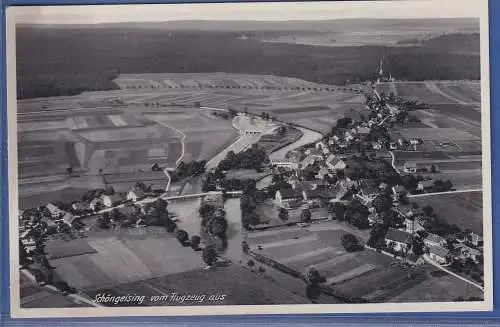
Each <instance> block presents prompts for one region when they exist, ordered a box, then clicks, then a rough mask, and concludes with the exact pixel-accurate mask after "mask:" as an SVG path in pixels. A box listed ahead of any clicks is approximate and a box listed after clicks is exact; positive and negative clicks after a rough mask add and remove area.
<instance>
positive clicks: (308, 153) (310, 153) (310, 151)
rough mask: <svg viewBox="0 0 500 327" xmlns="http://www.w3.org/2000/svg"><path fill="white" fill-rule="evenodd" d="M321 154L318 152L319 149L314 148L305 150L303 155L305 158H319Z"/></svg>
mask: <svg viewBox="0 0 500 327" xmlns="http://www.w3.org/2000/svg"><path fill="white" fill-rule="evenodd" d="M322 153H323V152H322V151H321V150H320V149H316V148H311V149H307V150H306V151H305V152H304V154H305V155H306V156H314V155H316V156H321V154H322Z"/></svg>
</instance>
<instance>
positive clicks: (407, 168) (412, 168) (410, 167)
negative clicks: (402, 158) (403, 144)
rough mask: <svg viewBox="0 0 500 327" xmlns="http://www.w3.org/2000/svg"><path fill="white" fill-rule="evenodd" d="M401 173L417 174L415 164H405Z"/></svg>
mask: <svg viewBox="0 0 500 327" xmlns="http://www.w3.org/2000/svg"><path fill="white" fill-rule="evenodd" d="M403 171H404V172H405V173H410V174H411V173H416V172H417V164H416V163H414V162H406V163H405V164H404V166H403Z"/></svg>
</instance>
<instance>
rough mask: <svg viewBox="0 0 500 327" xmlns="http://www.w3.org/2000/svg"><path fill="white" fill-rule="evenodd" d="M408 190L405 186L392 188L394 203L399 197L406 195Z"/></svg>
mask: <svg viewBox="0 0 500 327" xmlns="http://www.w3.org/2000/svg"><path fill="white" fill-rule="evenodd" d="M405 192H406V189H405V187H404V186H403V185H395V186H393V187H392V198H393V199H394V201H397V200H399V197H400V196H401V195H403V194H405Z"/></svg>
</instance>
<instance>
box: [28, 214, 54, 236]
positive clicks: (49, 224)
mask: <svg viewBox="0 0 500 327" xmlns="http://www.w3.org/2000/svg"><path fill="white" fill-rule="evenodd" d="M42 222H43V223H45V224H46V226H47V232H48V233H50V232H56V231H57V224H56V223H55V222H54V221H53V220H51V219H47V218H45V217H44V218H42ZM30 231H31V230H30Z"/></svg>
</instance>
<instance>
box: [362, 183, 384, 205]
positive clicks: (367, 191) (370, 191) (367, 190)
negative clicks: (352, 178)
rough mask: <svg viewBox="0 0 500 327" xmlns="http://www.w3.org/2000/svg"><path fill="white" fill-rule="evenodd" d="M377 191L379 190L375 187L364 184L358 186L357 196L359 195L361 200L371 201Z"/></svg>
mask: <svg viewBox="0 0 500 327" xmlns="http://www.w3.org/2000/svg"><path fill="white" fill-rule="evenodd" d="M379 193H380V191H379V190H378V189H377V188H376V187H373V186H368V185H365V186H362V187H360V188H359V191H358V197H360V198H361V199H362V200H363V202H365V203H369V202H372V201H373V200H374V199H375V198H376V197H377V195H378V194H379Z"/></svg>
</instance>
